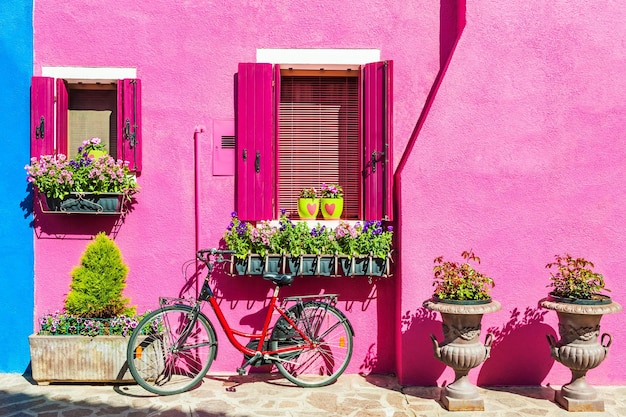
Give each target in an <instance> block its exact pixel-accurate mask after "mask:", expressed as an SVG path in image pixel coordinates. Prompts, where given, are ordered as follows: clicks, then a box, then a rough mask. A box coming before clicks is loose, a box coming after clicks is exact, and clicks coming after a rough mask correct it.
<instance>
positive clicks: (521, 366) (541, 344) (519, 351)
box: [477, 307, 555, 386]
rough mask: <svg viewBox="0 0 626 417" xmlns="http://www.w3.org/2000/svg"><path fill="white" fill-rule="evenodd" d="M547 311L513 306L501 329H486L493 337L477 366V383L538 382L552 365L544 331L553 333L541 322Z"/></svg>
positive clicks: (516, 383) (535, 383)
mask: <svg viewBox="0 0 626 417" xmlns="http://www.w3.org/2000/svg"><path fill="white" fill-rule="evenodd" d="M547 313H548V311H542V310H541V309H539V308H538V307H537V308H530V307H527V308H526V311H525V312H524V314H522V313H521V311H520V310H518V309H517V308H516V309H514V310H513V311H511V318H510V319H509V321H508V322H507V323H506V324H505V325H504V326H503V327H502V328H498V327H492V328H489V329H488V330H487V332H489V333H492V334H493V335H494V340H493V344H492V346H491V357H490V358H489V359H488V360H487V361H486V362H485V363H484V364H483V366H482V367H481V368H480V373H479V375H478V380H477V382H478V385H483V386H489V385H541V383H542V382H543V380H544V379H545V377H546V376H547V375H548V372H550V369H551V368H552V365H553V364H554V359H552V357H551V356H550V348H549V345H548V342H547V340H546V334H548V333H549V334H552V335H555V332H554V330H553V329H552V327H550V326H548V325H547V324H545V323H543V320H544V316H545V315H546V314H547ZM487 332H485V333H487ZM512 358H514V359H513V360H512Z"/></svg>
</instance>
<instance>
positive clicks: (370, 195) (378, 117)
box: [363, 61, 393, 220]
mask: <svg viewBox="0 0 626 417" xmlns="http://www.w3.org/2000/svg"><path fill="white" fill-rule="evenodd" d="M392 69H393V61H383V62H375V63H371V64H366V65H365V67H364V69H363V127H364V130H363V137H364V155H363V156H364V158H363V164H364V171H363V178H364V196H363V197H364V218H365V219H366V220H381V219H382V220H393V206H392V201H393V195H392V192H393V172H392V171H393V160H392V152H393V142H392V114H393V109H392V103H393V100H392V89H393V83H392V72H393V71H392Z"/></svg>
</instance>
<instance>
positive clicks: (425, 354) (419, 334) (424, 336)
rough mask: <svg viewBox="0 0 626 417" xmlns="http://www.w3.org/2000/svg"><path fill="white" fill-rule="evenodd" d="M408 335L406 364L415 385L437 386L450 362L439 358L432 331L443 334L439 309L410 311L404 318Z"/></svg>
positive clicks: (403, 331) (403, 326)
mask: <svg viewBox="0 0 626 417" xmlns="http://www.w3.org/2000/svg"><path fill="white" fill-rule="evenodd" d="M401 331H402V338H403V339H404V342H403V345H404V346H405V349H404V351H405V352H407V353H405V358H404V366H405V368H406V369H407V370H408V371H410V373H411V374H412V376H411V385H420V386H436V385H437V380H438V379H439V377H440V376H441V374H443V371H444V370H445V369H446V366H445V365H444V364H443V363H442V362H440V361H438V360H437V359H436V358H435V355H434V351H433V343H432V340H431V339H430V335H431V334H434V335H435V336H437V339H438V340H441V339H442V338H443V330H442V328H441V321H439V320H438V317H437V312H435V311H430V310H427V309H425V308H423V307H420V308H419V309H417V311H415V312H414V313H411V312H410V311H407V312H406V313H404V314H403V315H402V319H401Z"/></svg>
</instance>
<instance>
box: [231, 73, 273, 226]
mask: <svg viewBox="0 0 626 417" xmlns="http://www.w3.org/2000/svg"><path fill="white" fill-rule="evenodd" d="M272 79H273V74H272V65H271V64H257V63H240V64H239V68H238V73H237V95H236V97H237V104H236V108H237V116H236V117H237V120H236V129H237V130H236V145H235V151H236V155H235V167H236V184H237V187H236V191H237V192H236V194H235V210H236V211H237V213H238V215H239V218H240V219H242V220H264V219H271V218H273V215H274V204H273V202H274V152H273V143H272V137H273V135H272V133H273V123H274V118H273V111H272V110H273V107H272V106H273V89H272Z"/></svg>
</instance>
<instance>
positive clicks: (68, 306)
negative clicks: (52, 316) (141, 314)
mask: <svg viewBox="0 0 626 417" xmlns="http://www.w3.org/2000/svg"><path fill="white" fill-rule="evenodd" d="M127 274H128V267H127V266H126V265H125V264H124V262H123V260H122V254H121V252H120V250H119V248H118V247H117V245H116V244H115V242H114V241H113V240H112V239H111V238H109V237H108V236H107V235H106V234H105V233H104V232H100V233H98V234H97V235H96V237H95V239H94V240H93V241H92V242H90V243H89V244H88V245H87V247H86V248H85V252H84V253H83V255H82V257H81V259H80V266H76V267H74V268H73V269H72V271H71V276H72V281H71V283H70V292H69V293H68V295H67V298H66V300H65V310H66V311H67V313H68V314H70V315H73V316H76V317H90V318H111V317H117V316H122V315H126V316H132V315H134V314H135V308H134V307H128V306H127V303H128V301H129V300H128V299H127V298H124V297H123V295H122V293H123V291H124V288H125V287H126V276H127Z"/></svg>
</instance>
